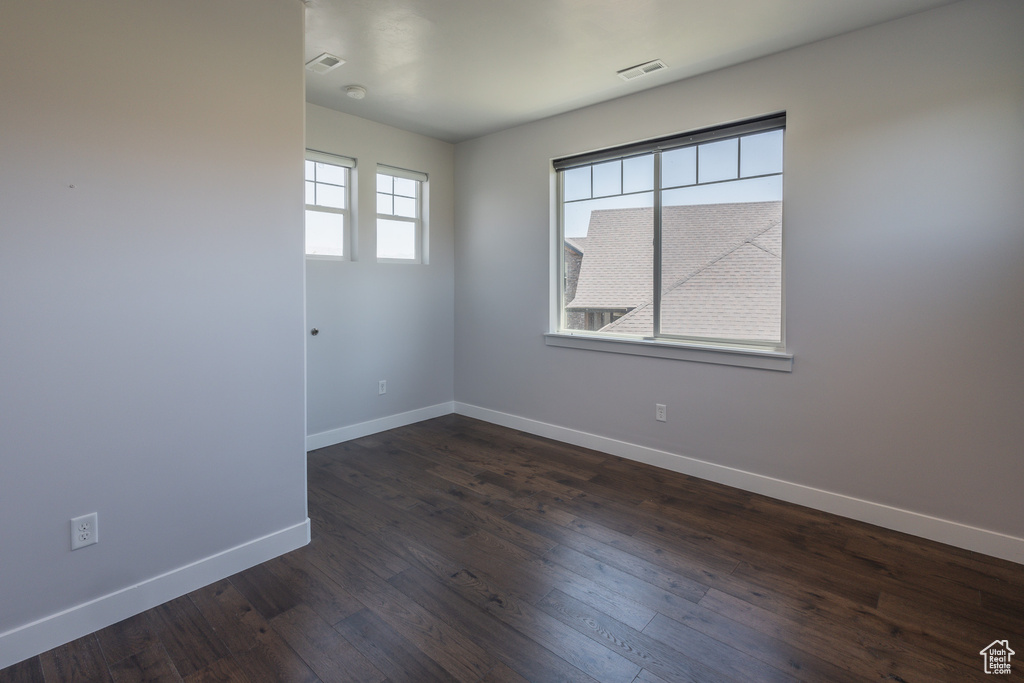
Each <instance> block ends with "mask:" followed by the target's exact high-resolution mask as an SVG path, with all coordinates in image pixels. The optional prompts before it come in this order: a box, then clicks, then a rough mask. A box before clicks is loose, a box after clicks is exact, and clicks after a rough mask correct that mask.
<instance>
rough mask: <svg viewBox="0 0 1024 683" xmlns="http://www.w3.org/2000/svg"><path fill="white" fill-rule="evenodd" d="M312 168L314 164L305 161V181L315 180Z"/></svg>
mask: <svg viewBox="0 0 1024 683" xmlns="http://www.w3.org/2000/svg"><path fill="white" fill-rule="evenodd" d="M314 168H316V163H315V162H312V161H309V160H308V159H307V160H306V180H315V179H316V175H314V171H313V169H314Z"/></svg>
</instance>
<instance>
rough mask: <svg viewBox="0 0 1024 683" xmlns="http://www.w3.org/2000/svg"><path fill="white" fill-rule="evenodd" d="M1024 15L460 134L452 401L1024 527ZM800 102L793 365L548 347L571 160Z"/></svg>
mask: <svg viewBox="0 0 1024 683" xmlns="http://www.w3.org/2000/svg"><path fill="white" fill-rule="evenodd" d="M1022 33H1024V4H1022V3H1020V2H1012V1H1010V0H993V1H986V0H976V1H975V0H972V1H971V2H962V3H957V4H954V5H950V6H947V7H943V8H940V9H937V10H933V11H930V12H927V13H922V14H918V15H915V16H911V17H908V18H906V19H903V20H900V21H896V22H892V23H888V24H885V25H881V26H878V27H874V28H870V29H865V30H862V31H858V32H855V33H851V34H847V35H844V36H840V37H837V38H834V39H830V40H826V41H823V42H819V43H816V44H812V45H810V46H806V47H803V48H800V49H796V50H792V51H789V52H785V53H781V54H778V55H775V56H772V57H768V58H764V59H759V60H756V61H753V62H749V63H746V64H743V65H740V66H737V67H734V68H730V69H726V70H722V71H719V72H715V73H711V74H708V75H706V76H702V77H698V78H694V79H690V80H687V81H683V82H680V83H677V84H673V85H669V86H665V87H662V88H659V89H656V90H652V91H647V92H645V93H641V94H637V95H633V96H629V97H625V98H622V99H620V100H616V101H613V102H608V103H605V104H601V105H597V106H594V107H591V108H587V109H584V110H580V111H576V112H572V113H569V114H566V115H563V116H559V117H556V118H552V119H548V120H545V121H542V122H538V123H534V124H529V125H525V126H522V127H519V128H516V129H512V130H508V131H504V132H501V133H497V134H494V135H490V136H487V137H484V138H481V139H477V140H473V141H469V142H465V143H462V144H459V145H457V147H456V169H457V172H456V186H457V187H458V195H457V204H456V226H457V231H456V309H455V310H456V328H455V329H456V334H455V358H456V365H455V395H456V399H457V401H459V402H460V403H465V404H470V405H473V406H479V407H483V408H486V409H490V410H495V411H502V412H504V413H508V414H511V415H515V416H521V417H524V418H529V419H531V420H539V421H543V422H546V423H551V424H554V425H560V426H563V427H567V428H571V429H574V430H580V431H582V432H586V433H590V434H597V435H601V436H605V437H610V438H614V439H619V440H622V441H625V442H629V443H632V444H639V445H642V446H646V447H650V448H656V449H662V450H666V451H670V452H673V453H677V454H682V455H686V456H690V457H692V458H698V459H701V460H706V461H708V462H711V463H716V464H719V465H724V466H728V467H733V468H738V469H740V470H743V471H746V472H751V473H755V474H760V475H766V476H769V477H776V478H778V479H782V480H785V481H788V482H794V483H797V484H803V485H806V486H811V487H817V488H820V489H824V490H826V491H831V492H835V493H840V494H845V495H848V496H853V497H856V498H861V499H864V500H867V501H873V502H876V503H881V504H884V505H890V506H894V507H897V508H901V509H904V510H909V511H913V512H918V513H923V514H926V515H934V516H936V517H939V518H942V519H946V520H950V521H954V522H959V523H961V524H966V525H973V526H977V527H980V528H982V529H987V530H990V531H996V532H1002V533H1006V534H1011V535H1015V536H1018V537H1021V536H1024V497H1022V496H1021V495H1020V482H1021V481H1024V458H1021V452H1022V446H1021V444H1022V443H1024V420H1022V419H1021V413H1022V409H1024V355H1022V353H1021V350H1020V343H1021V340H1022V339H1024V192H1022V178H1024V78H1022V76H1021V74H1024V40H1021V35H1022ZM783 110H784V111H786V112H787V114H788V130H787V138H786V178H785V183H786V197H785V224H784V225H785V227H784V231H785V232H784V234H785V237H784V239H785V297H786V315H787V323H786V325H787V339H788V342H789V349H790V351H792V352H793V353H794V354H795V364H794V370H793V372H792V373H791V374H787V373H776V372H769V371H763V370H754V369H746V368H733V367H723V366H716V365H705V364H698V363H690V362H681V361H670V360H661V359H653V358H640V357H633V356H623V355H616V354H607V353H597V352H592V351H583V350H576V349H565V348H553V347H546V346H545V344H544V341H543V338H542V334H543V333H544V332H545V331H546V330H547V327H548V316H549V304H550V301H551V296H550V292H549V286H548V283H549V274H550V270H549V261H550V258H551V253H552V249H551V245H552V243H553V238H552V233H551V201H552V191H551V188H552V178H551V172H550V159H551V158H553V157H557V156H560V155H566V154H571V153H576V152H582V151H586V150H591V149H597V148H601V147H607V146H612V145H616V144H620V143H624V142H627V141H633V140H639V139H643V138H647V137H654V136H660V135H666V134H670V133H674V132H678V131H683V130H688V129H695V128H700V127H702V126H709V125H714V124H718V123H723V122H729V121H735V120H738V119H743V118H746V117H751V116H755V115H758V114H764V113H770V112H776V111H783ZM655 402H658V403H666V404H667V405H668V415H669V420H668V422H667V423H666V424H659V423H656V422H655V420H654V404H655Z"/></svg>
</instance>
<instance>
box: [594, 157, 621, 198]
mask: <svg viewBox="0 0 1024 683" xmlns="http://www.w3.org/2000/svg"><path fill="white" fill-rule="evenodd" d="M593 169H594V170H593V173H594V196H595V197H607V196H609V195H613V194H622V162H621V161H619V160H618V159H616V160H615V161H608V162H605V163H603V164H594V166H593Z"/></svg>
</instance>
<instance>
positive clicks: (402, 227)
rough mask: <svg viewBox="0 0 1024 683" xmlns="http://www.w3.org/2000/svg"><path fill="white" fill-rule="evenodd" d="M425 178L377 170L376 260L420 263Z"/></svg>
mask: <svg viewBox="0 0 1024 683" xmlns="http://www.w3.org/2000/svg"><path fill="white" fill-rule="evenodd" d="M426 181H427V175H426V174H425V173H419V172H417V171H407V170H405V169H400V168H392V167H390V166H382V165H378V166H377V260H378V261H394V262H410V263H416V262H419V261H421V260H422V254H423V242H424V240H423V225H424V216H425V214H426V209H425V207H426V201H425V196H424V195H425V194H426V193H425V188H426Z"/></svg>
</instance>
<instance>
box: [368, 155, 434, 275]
mask: <svg viewBox="0 0 1024 683" xmlns="http://www.w3.org/2000/svg"><path fill="white" fill-rule="evenodd" d="M377 175H386V176H391V177H393V178H403V179H405V180H412V181H414V182H415V183H416V210H415V214H416V215H415V216H414V217H409V216H399V215H396V214H394V213H381V212H380V211H378V212H377V223H376V226H377V239H378V240H379V239H380V221H382V220H386V221H396V222H399V223H409V224H411V225H412V226H413V231H414V237H413V240H414V247H413V248H414V256H413V258H387V257H381V256H376V259H377V262H378V263H426V262H427V257H426V244H427V229H426V226H427V213H428V212H427V207H428V201H427V197H428V176H427V174H426V173H423V172H420V171H412V170H409V169H405V168H398V167H396V166H387V165H385V164H377ZM374 183H375V184H374V191H375V193H376V194H387V193H380V192H379V191H378V190H377V186H376V177H375V178H374ZM376 194H375V197H376ZM394 196H396V195H394V194H393V193H392V197H394Z"/></svg>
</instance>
